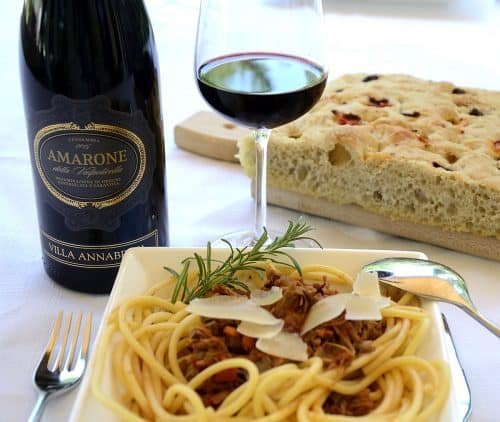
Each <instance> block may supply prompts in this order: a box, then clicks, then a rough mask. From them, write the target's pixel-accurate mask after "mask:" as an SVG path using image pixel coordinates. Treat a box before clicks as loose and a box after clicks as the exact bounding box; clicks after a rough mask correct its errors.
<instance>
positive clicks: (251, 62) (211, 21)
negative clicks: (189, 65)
mask: <svg viewBox="0 0 500 422" xmlns="http://www.w3.org/2000/svg"><path fill="white" fill-rule="evenodd" d="M322 21H323V12H322V4H321V0H201V4H200V13H199V20H198V32H197V38H196V53H195V71H196V79H197V82H198V87H199V90H200V92H201V94H202V95H203V97H204V98H205V100H206V101H207V102H208V103H209V104H210V106H212V107H213V108H214V109H215V110H216V111H218V112H219V113H221V114H222V115H223V116H224V117H226V118H228V119H230V120H232V121H234V122H236V123H238V124H240V125H244V126H247V127H249V128H251V129H252V132H253V137H254V140H255V151H256V175H255V225H254V228H253V230H243V231H239V232H235V233H230V234H228V235H225V236H223V239H225V240H227V241H229V242H231V244H233V245H235V246H243V245H247V244H252V243H255V241H256V240H257V239H258V238H259V237H260V236H261V235H262V233H263V231H264V228H265V227H266V215H267V208H266V207H267V194H266V177H267V174H266V173H267V144H268V141H269V135H270V131H271V129H273V128H275V127H277V126H280V125H283V124H285V123H288V122H291V121H292V120H295V119H297V118H298V117H300V116H301V115H303V114H304V113H306V112H307V111H308V110H309V109H310V108H311V107H312V106H313V105H314V104H315V103H316V102H317V101H318V99H319V98H320V96H321V94H322V92H323V90H324V88H325V84H326V80H327V75H328V72H327V66H326V56H325V48H324V36H323V28H322Z"/></svg>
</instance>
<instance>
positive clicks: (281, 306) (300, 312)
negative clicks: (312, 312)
mask: <svg viewBox="0 0 500 422" xmlns="http://www.w3.org/2000/svg"><path fill="white" fill-rule="evenodd" d="M267 277H268V282H267V283H266V285H265V286H264V288H268V289H270V288H271V287H272V286H278V287H281V289H282V292H283V297H282V298H281V299H280V300H279V301H278V302H276V303H273V304H272V305H269V306H265V308H266V309H267V310H268V311H269V312H271V313H272V314H273V315H274V316H275V317H276V318H281V319H283V320H284V321H285V325H284V330H285V331H287V332H290V333H296V332H300V329H301V327H302V324H304V321H305V319H306V317H307V314H308V313H309V309H310V308H311V306H312V305H314V304H315V303H316V302H317V301H318V300H320V299H322V298H323V297H325V296H329V295H332V294H335V293H336V292H335V291H334V290H332V289H331V287H330V286H329V285H328V283H326V282H323V283H314V284H307V283H304V281H303V280H302V279H298V280H297V279H290V278H288V277H286V276H283V275H280V274H275V273H269V274H268V275H267Z"/></svg>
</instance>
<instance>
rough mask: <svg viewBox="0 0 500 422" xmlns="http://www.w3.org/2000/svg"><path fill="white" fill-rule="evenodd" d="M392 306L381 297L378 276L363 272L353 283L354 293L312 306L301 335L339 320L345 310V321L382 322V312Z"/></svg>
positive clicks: (324, 299) (327, 299)
mask: <svg viewBox="0 0 500 422" xmlns="http://www.w3.org/2000/svg"><path fill="white" fill-rule="evenodd" d="M390 304H391V300H390V299H389V298H388V297H384V296H381V295H380V288H379V282H378V277H377V275H376V274H373V273H364V272H361V273H359V274H358V275H357V277H356V281H355V282H354V283H353V292H352V293H338V294H336V295H332V296H327V297H325V298H323V299H321V300H319V301H318V302H316V303H315V304H314V305H313V306H311V309H310V310H309V313H308V314H307V317H306V319H305V321H304V324H303V325H302V329H301V332H300V333H301V334H305V333H307V332H308V331H310V330H312V329H313V328H315V327H317V326H318V325H321V324H323V323H324V322H327V321H331V320H332V319H334V318H337V317H338V316H339V315H340V314H342V312H344V310H345V311H346V314H345V319H347V320H350V321H356V320H380V319H382V314H381V313H380V310H381V309H382V308H385V307H387V306H389V305H390Z"/></svg>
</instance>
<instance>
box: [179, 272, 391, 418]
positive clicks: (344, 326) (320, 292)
mask: <svg viewBox="0 0 500 422" xmlns="http://www.w3.org/2000/svg"><path fill="white" fill-rule="evenodd" d="M266 275H267V283H266V285H265V286H264V288H265V289H266V288H267V289H270V288H271V287H272V286H278V287H281V289H282V292H283V297H282V298H281V299H280V300H279V301H277V302H275V303H274V304H272V305H268V306H265V308H266V309H267V310H269V311H270V312H271V313H272V314H273V315H274V316H275V317H277V318H281V319H283V320H284V322H285V324H284V330H285V331H287V332H300V329H301V328H302V325H303V323H304V320H305V318H306V316H307V314H308V313H309V310H310V308H311V306H312V305H314V304H315V303H316V302H317V301H319V300H320V299H322V298H324V297H326V296H330V295H333V294H336V293H337V292H336V291H335V290H333V289H332V287H331V286H330V285H329V283H327V282H326V280H325V281H323V282H322V283H314V284H309V283H304V281H303V280H302V279H290V278H289V277H288V276H283V275H280V274H277V273H274V272H272V271H269V272H268V273H267V274H266ZM213 294H222V295H246V296H248V294H247V293H246V292H243V291H239V290H236V289H231V288H229V287H227V286H218V287H217V288H215V289H214V290H213V291H212V292H210V295H213ZM202 322H203V326H202V327H197V328H195V329H193V330H192V332H191V334H190V339H191V341H190V342H189V344H188V345H187V347H185V348H184V349H183V350H182V351H181V352H180V353H179V362H180V367H181V370H182V372H183V373H184V374H185V376H186V378H187V379H188V380H190V379H192V378H193V377H194V376H196V375H197V374H198V373H200V372H201V371H202V370H204V369H205V368H207V367H208V366H210V365H212V364H214V363H217V362H220V361H222V360H225V359H228V358H231V357H244V358H246V359H249V360H251V361H252V362H254V363H255V364H256V365H257V367H258V369H259V371H260V372H264V371H266V370H268V369H271V368H274V367H276V366H279V365H282V364H284V363H286V360H285V359H283V358H280V357H276V356H272V355H268V354H266V353H263V352H261V351H260V350H257V349H256V348H255V341H256V340H255V339H253V338H251V337H247V336H245V335H242V334H240V333H239V332H238V331H237V326H238V324H239V321H235V320H223V319H212V318H203V319H202ZM384 330H385V322H383V321H346V320H345V318H344V314H342V315H340V316H339V317H337V318H335V319H334V320H332V321H328V322H325V323H324V324H321V325H319V326H318V327H316V328H314V329H312V330H311V331H309V332H308V333H306V334H305V335H304V336H303V339H304V341H305V342H306V343H307V345H308V355H309V356H319V357H321V359H322V360H323V362H324V366H325V368H327V369H330V368H338V367H344V368H345V367H347V366H348V365H349V364H350V363H351V362H352V360H353V359H354V358H355V357H356V355H357V354H358V353H365V352H370V351H371V350H373V347H372V341H373V340H374V339H376V338H378V337H379V336H380V335H381V334H382V333H383V332H384ZM245 380H246V373H245V371H243V370H240V369H236V368H231V369H227V370H224V371H221V372H219V373H217V374H216V375H214V376H212V377H211V378H210V379H208V380H207V381H205V382H204V383H203V384H202V385H201V386H200V387H199V388H198V389H197V391H198V393H199V394H200V396H201V398H202V400H203V403H204V404H205V406H212V407H214V408H217V407H218V406H219V405H220V404H221V403H222V402H223V401H224V399H225V398H226V397H227V396H228V395H229V394H230V393H231V392H232V391H233V390H234V389H235V388H237V387H238V386H239V385H241V384H243V383H244V382H245ZM374 406H375V404H374V403H373V402H372V400H371V399H370V395H369V390H368V389H367V390H366V391H362V392H360V393H359V394H357V395H355V396H343V395H341V394H337V393H334V392H332V393H331V394H330V396H329V397H328V399H327V400H326V402H325V405H324V407H325V411H326V412H328V413H335V414H343V415H355V416H357V415H364V414H366V413H368V412H369V411H370V410H371V409H372V408H373V407H374Z"/></svg>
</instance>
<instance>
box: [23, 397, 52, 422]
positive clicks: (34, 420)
mask: <svg viewBox="0 0 500 422" xmlns="http://www.w3.org/2000/svg"><path fill="white" fill-rule="evenodd" d="M48 397H49V393H47V392H45V391H44V392H40V393H39V394H38V398H37V399H36V403H35V406H34V407H33V410H32V411H31V415H30V417H29V418H28V422H38V421H39V420H40V419H41V417H42V413H43V409H44V408H45V403H46V402H47V398H48Z"/></svg>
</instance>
